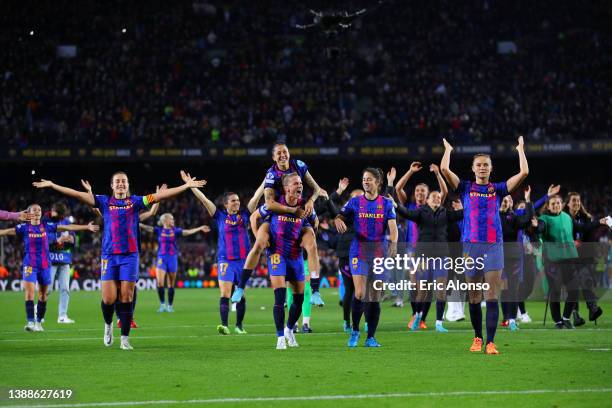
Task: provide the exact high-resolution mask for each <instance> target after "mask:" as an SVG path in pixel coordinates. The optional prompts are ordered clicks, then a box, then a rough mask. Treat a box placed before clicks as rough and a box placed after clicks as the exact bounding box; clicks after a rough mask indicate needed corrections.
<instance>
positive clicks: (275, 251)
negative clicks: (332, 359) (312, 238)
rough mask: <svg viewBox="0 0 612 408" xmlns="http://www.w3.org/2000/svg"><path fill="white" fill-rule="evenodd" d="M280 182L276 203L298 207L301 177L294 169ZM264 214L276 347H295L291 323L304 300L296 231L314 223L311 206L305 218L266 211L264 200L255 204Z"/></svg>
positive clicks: (301, 187) (302, 268)
mask: <svg viewBox="0 0 612 408" xmlns="http://www.w3.org/2000/svg"><path fill="white" fill-rule="evenodd" d="M282 185H283V189H284V191H285V194H284V196H281V197H280V201H279V202H280V204H281V205H283V206H285V207H289V208H292V209H293V208H299V207H301V206H302V205H303V204H304V201H303V200H302V191H303V188H304V187H303V185H302V179H301V177H300V176H299V174H297V173H290V174H287V175H284V176H283V178H282ZM258 211H259V212H260V214H261V215H262V216H263V217H264V224H265V223H268V224H270V228H269V230H270V246H269V247H268V250H267V255H268V273H269V276H270V281H271V282H272V288H273V289H274V308H273V315H274V324H275V326H276V336H277V340H276V349H277V350H284V349H286V348H287V345H288V346H289V347H298V346H299V345H298V343H297V341H296V340H295V335H294V334H293V327H294V326H295V324H296V323H297V321H298V319H299V318H300V314H301V313H302V303H303V301H304V258H303V255H302V247H301V246H300V235H301V234H302V233H303V230H304V228H306V227H312V228H314V227H316V221H317V219H316V214H315V212H314V210H313V211H312V212H311V213H310V215H309V216H308V217H306V218H300V217H298V216H296V215H295V213H294V211H291V212H287V213H275V212H272V211H269V210H268V208H267V204H266V205H264V206H262V207H261V208H259V210H258ZM287 282H289V285H290V286H291V289H292V291H293V302H292V303H291V305H290V307H289V316H288V318H287V325H286V326H285V300H286V298H287Z"/></svg>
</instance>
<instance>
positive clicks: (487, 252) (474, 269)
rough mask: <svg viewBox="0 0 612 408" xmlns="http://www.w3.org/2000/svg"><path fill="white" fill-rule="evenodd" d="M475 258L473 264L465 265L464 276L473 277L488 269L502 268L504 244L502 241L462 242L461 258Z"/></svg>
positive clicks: (496, 269) (488, 270)
mask: <svg viewBox="0 0 612 408" xmlns="http://www.w3.org/2000/svg"><path fill="white" fill-rule="evenodd" d="M468 257H469V258H472V259H474V260H475V262H474V263H473V265H469V266H471V267H468V265H466V268H465V276H467V277H469V278H473V277H475V276H479V275H482V274H484V273H486V272H490V271H500V270H502V269H504V244H503V243H502V242H494V243H486V242H464V243H463V258H468Z"/></svg>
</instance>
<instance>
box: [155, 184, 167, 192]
mask: <svg viewBox="0 0 612 408" xmlns="http://www.w3.org/2000/svg"><path fill="white" fill-rule="evenodd" d="M167 189H168V185H167V184H165V183H164V184H162V185H161V186H155V192H156V193H159V192H160V191H164V190H167Z"/></svg>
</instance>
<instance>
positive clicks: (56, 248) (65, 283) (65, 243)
mask: <svg viewBox="0 0 612 408" xmlns="http://www.w3.org/2000/svg"><path fill="white" fill-rule="evenodd" d="M51 219H52V220H54V222H56V223H57V224H58V225H70V224H72V223H73V219H72V217H71V216H70V215H69V212H68V207H67V206H66V204H64V203H56V204H54V205H53V207H52V208H51ZM50 238H51V240H50V242H49V244H50V249H51V252H50V258H51V284H50V285H49V286H50V287H49V289H50V290H51V289H53V281H54V280H55V279H56V278H57V282H58V289H59V305H58V314H57V316H58V317H57V322H58V323H60V324H72V323H74V320H72V319H71V318H69V317H68V302H69V301H70V270H71V264H72V249H73V248H74V244H75V235H74V233H73V232H67V231H64V232H60V233H56V234H52V236H51V237H50Z"/></svg>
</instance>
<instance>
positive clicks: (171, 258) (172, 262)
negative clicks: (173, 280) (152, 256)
mask: <svg viewBox="0 0 612 408" xmlns="http://www.w3.org/2000/svg"><path fill="white" fill-rule="evenodd" d="M155 268H157V269H161V270H162V271H166V272H168V273H176V271H178V255H157V261H156V262H155Z"/></svg>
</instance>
